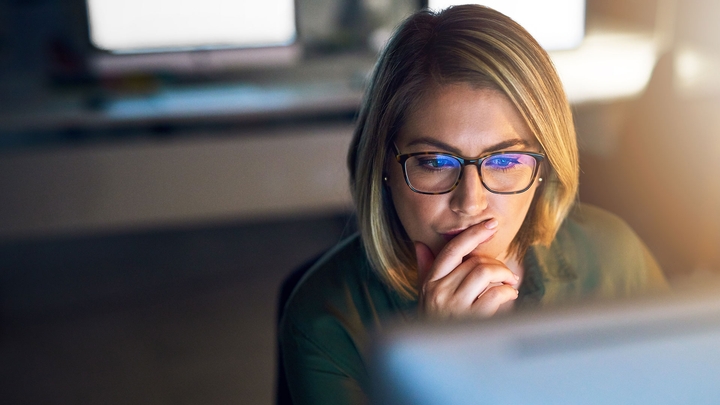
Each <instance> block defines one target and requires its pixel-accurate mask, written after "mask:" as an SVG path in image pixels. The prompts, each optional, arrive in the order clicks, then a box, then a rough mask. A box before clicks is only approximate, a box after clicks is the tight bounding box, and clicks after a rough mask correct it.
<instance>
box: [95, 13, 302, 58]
mask: <svg viewBox="0 0 720 405" xmlns="http://www.w3.org/2000/svg"><path fill="white" fill-rule="evenodd" d="M87 8H88V16H89V24H90V40H91V41H92V43H93V44H94V45H95V46H96V47H98V48H100V49H103V50H108V51H114V52H121V53H134V52H154V51H171V50H172V51H175V50H192V49H218V48H236V47H257V46H272V45H287V44H290V43H291V42H293V41H294V39H295V35H296V27H295V5H294V1H293V0H263V1H252V0H203V1H197V0H123V1H117V0H87Z"/></svg>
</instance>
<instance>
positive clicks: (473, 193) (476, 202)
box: [450, 165, 489, 216]
mask: <svg viewBox="0 0 720 405" xmlns="http://www.w3.org/2000/svg"><path fill="white" fill-rule="evenodd" d="M463 170H464V172H463V175H462V178H461V179H460V184H458V186H457V187H456V188H455V190H453V191H452V195H451V197H450V209H451V210H452V211H453V212H455V213H457V214H460V215H464V216H474V215H478V214H480V213H481V212H483V211H484V210H485V209H486V208H487V206H488V200H487V193H489V191H487V190H486V189H485V187H484V186H483V185H482V181H481V179H480V168H479V167H477V166H476V165H472V166H465V167H464V168H463Z"/></svg>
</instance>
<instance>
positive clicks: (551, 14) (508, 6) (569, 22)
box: [428, 0, 585, 51]
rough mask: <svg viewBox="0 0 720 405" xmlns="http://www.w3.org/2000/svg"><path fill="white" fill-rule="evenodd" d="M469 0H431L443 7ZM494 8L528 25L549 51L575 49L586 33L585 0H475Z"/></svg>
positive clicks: (435, 6) (436, 7)
mask: <svg viewBox="0 0 720 405" xmlns="http://www.w3.org/2000/svg"><path fill="white" fill-rule="evenodd" d="M465 3H467V1H452V0H429V1H428V7H429V8H431V9H433V10H441V9H444V8H447V7H449V6H451V5H456V4H465ZM472 3H475V4H482V5H484V6H488V7H490V8H493V9H495V10H497V11H499V12H501V13H503V14H505V15H507V16H508V17H510V18H512V19H513V20H515V21H517V23H518V24H520V25H522V26H523V27H525V29H526V30H527V31H528V32H529V33H530V35H532V36H533V37H535V39H536V40H537V41H538V42H539V43H540V45H542V47H543V48H545V49H546V50H548V51H551V50H562V49H572V48H575V47H576V46H578V45H580V42H582V39H583V36H584V35H585V0H545V1H538V0H485V1H476V2H472Z"/></svg>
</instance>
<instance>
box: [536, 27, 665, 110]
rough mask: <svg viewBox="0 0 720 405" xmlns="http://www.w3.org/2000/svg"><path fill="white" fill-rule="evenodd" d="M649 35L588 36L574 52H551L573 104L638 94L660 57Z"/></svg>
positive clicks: (607, 34) (616, 34)
mask: <svg viewBox="0 0 720 405" xmlns="http://www.w3.org/2000/svg"><path fill="white" fill-rule="evenodd" d="M656 48H657V46H656V43H655V41H654V39H653V38H652V37H650V36H643V35H638V34H622V33H610V32H608V33H597V34H592V35H588V36H587V37H586V38H585V41H583V44H582V45H581V46H580V47H579V48H578V49H575V50H573V51H567V52H551V54H550V56H551V57H552V60H553V62H554V63H555V67H556V68H557V71H558V75H559V76H560V79H561V80H562V82H563V85H564V87H565V91H566V93H567V96H568V99H569V100H570V102H571V103H582V102H588V101H602V100H613V99H617V98H627V97H633V96H637V95H639V94H640V93H641V92H642V91H643V90H644V89H645V87H647V84H648V82H649V81H650V76H651V75H652V71H653V68H654V66H655V62H656V60H657V51H656Z"/></svg>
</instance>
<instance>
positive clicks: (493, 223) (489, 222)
mask: <svg viewBox="0 0 720 405" xmlns="http://www.w3.org/2000/svg"><path fill="white" fill-rule="evenodd" d="M497 226H498V221H497V219H495V218H493V219H489V220H487V221H486V222H485V228H487V229H495V228H497Z"/></svg>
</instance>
